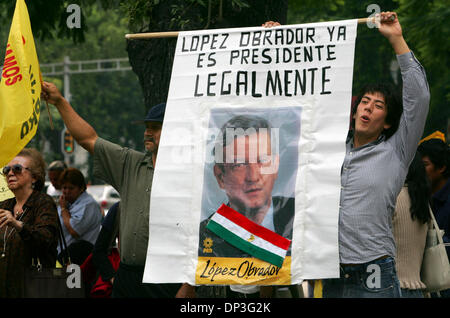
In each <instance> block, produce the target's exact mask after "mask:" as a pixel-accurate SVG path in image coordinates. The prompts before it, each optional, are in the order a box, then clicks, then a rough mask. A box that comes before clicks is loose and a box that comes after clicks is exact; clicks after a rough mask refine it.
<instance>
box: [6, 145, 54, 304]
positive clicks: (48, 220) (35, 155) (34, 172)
mask: <svg viewBox="0 0 450 318" xmlns="http://www.w3.org/2000/svg"><path fill="white" fill-rule="evenodd" d="M1 177H5V178H6V182H7V184H8V188H9V189H10V190H11V191H12V192H13V193H14V196H15V197H13V198H10V199H8V200H5V201H2V202H0V298H6V297H14V298H17V297H20V298H22V297H24V286H25V283H26V282H25V270H26V268H28V267H30V266H31V264H32V257H35V258H39V261H40V263H41V265H42V266H43V267H54V266H55V263H56V246H57V243H58V213H57V210H56V205H55V202H54V201H53V199H52V198H51V197H50V196H48V195H47V194H44V193H42V192H41V191H42V189H43V188H44V184H45V162H44V159H43V158H42V155H41V154H40V153H39V152H38V151H37V150H36V149H31V148H25V149H23V150H22V151H20V152H19V154H18V155H17V156H16V157H14V158H13V159H12V160H11V161H10V162H9V163H8V164H7V165H6V166H5V167H3V169H2V176H1Z"/></svg>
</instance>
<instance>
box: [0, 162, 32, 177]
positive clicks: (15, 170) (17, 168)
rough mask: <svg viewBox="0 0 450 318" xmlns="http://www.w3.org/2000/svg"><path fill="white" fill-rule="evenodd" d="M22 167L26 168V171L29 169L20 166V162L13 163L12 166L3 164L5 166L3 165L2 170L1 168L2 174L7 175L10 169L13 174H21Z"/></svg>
mask: <svg viewBox="0 0 450 318" xmlns="http://www.w3.org/2000/svg"><path fill="white" fill-rule="evenodd" d="M22 169H27V170H28V171H31V170H30V169H29V168H27V167H24V166H22V165H21V164H18V163H17V164H15V165H12V167H11V166H5V167H3V170H2V174H3V175H4V176H7V175H8V173H9V172H10V171H11V170H12V172H13V173H14V174H21V173H22Z"/></svg>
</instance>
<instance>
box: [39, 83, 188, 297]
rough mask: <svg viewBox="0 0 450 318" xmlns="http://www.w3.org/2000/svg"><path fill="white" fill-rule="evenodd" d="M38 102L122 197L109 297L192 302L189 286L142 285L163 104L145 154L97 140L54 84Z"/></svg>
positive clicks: (151, 119) (150, 117) (150, 121)
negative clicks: (51, 108) (50, 109)
mask: <svg viewBox="0 0 450 318" xmlns="http://www.w3.org/2000/svg"><path fill="white" fill-rule="evenodd" d="M41 95H42V98H43V99H44V100H46V101H48V102H49V103H51V104H53V105H55V106H56V108H57V109H58V111H59V113H60V114H61V117H62V119H63V120H64V123H65V124H66V126H67V128H68V129H69V131H70V133H71V134H72V136H73V137H74V138H75V140H76V141H77V142H78V144H80V145H81V146H82V147H83V148H84V149H86V150H87V151H88V152H89V153H90V154H92V155H93V156H94V175H95V176H97V177H99V178H100V179H103V180H104V181H105V182H106V183H108V184H111V185H112V186H113V187H114V188H115V189H116V190H117V191H118V192H119V194H120V199H121V201H120V210H121V212H120V220H119V222H120V226H119V232H120V250H119V253H120V266H119V269H118V271H117V273H116V276H115V278H114V285H113V294H112V297H113V298H115V297H141V298H142V297H151V298H173V297H194V296H195V290H194V288H193V286H189V285H188V284H183V285H182V284H146V283H143V282H142V278H143V275H144V266H145V260H146V256H147V247H148V244H151V242H149V240H148V233H149V228H148V227H149V221H148V220H149V212H150V194H151V189H152V181H153V172H154V167H155V164H156V157H157V153H158V146H159V139H160V136H161V129H162V123H163V119H164V113H165V104H164V103H163V104H158V105H155V106H153V107H152V108H151V109H150V110H149V112H148V114H147V117H145V119H144V120H142V121H141V123H143V124H145V126H146V129H145V132H144V145H145V150H146V152H145V153H141V152H138V151H135V150H132V149H128V148H124V147H121V146H119V145H116V144H114V143H111V142H109V141H107V140H105V139H103V138H100V137H98V135H97V133H96V131H95V130H94V129H93V128H92V126H91V125H89V123H87V122H86V121H85V120H84V119H82V118H81V117H80V116H79V115H78V114H77V113H76V112H75V110H74V109H73V108H72V106H71V105H70V104H69V102H68V101H67V100H66V99H65V98H64V97H63V96H62V95H61V93H60V92H59V90H58V89H57V88H56V86H55V85H54V84H52V83H47V82H43V83H42V93H41Z"/></svg>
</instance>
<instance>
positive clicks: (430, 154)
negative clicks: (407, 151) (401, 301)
mask: <svg viewBox="0 0 450 318" xmlns="http://www.w3.org/2000/svg"><path fill="white" fill-rule="evenodd" d="M418 151H419V152H420V153H421V155H422V161H423V164H424V165H425V170H426V172H427V176H428V179H429V180H430V182H431V193H432V197H431V208H432V210H433V213H434V217H435V219H436V222H437V224H438V226H439V228H440V229H441V230H443V231H444V236H443V241H444V243H450V180H449V177H450V169H449V167H450V147H449V146H448V145H447V144H446V143H445V142H444V141H442V140H440V139H429V140H426V141H424V142H422V143H421V144H420V145H419V148H418ZM446 250H447V256H448V257H449V259H450V246H447V247H446ZM440 295H441V296H442V297H445V298H449V297H450V289H446V290H443V291H440Z"/></svg>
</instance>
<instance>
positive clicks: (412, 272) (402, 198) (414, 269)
mask: <svg viewBox="0 0 450 318" xmlns="http://www.w3.org/2000/svg"><path fill="white" fill-rule="evenodd" d="M430 195H431V191H430V187H429V183H428V180H427V175H426V173H425V167H424V165H423V163H422V159H421V156H420V154H419V153H416V155H415V157H414V159H413V161H412V162H411V165H410V166H409V170H408V174H407V176H406V181H405V185H404V186H403V188H402V190H401V191H400V194H399V195H398V197H397V203H396V205H395V211H394V218H393V222H392V225H393V229H394V238H395V245H396V247H397V256H396V257H395V261H396V269H397V273H398V279H399V281H400V288H401V291H402V297H403V298H423V296H424V295H423V292H422V290H423V289H425V288H426V286H425V284H424V283H423V282H422V281H421V279H420V268H421V266H422V259H423V253H424V250H425V243H426V239H427V231H428V226H429V221H430V219H431V217H430V205H429V202H430Z"/></svg>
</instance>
